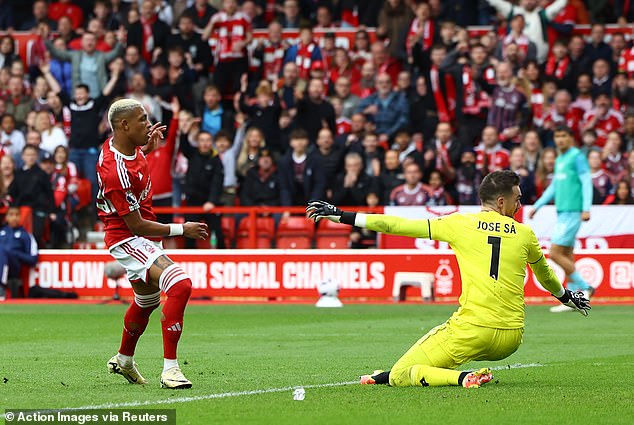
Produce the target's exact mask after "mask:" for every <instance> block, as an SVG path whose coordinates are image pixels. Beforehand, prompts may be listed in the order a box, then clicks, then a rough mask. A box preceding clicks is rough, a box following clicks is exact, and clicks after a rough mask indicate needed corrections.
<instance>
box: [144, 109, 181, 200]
mask: <svg viewBox="0 0 634 425" xmlns="http://www.w3.org/2000/svg"><path fill="white" fill-rule="evenodd" d="M177 132H178V118H172V120H171V121H170V125H169V130H168V131H167V137H166V138H165V144H164V145H163V146H161V147H159V148H157V149H154V150H153V151H152V152H150V153H149V154H148V155H147V158H146V160H147V164H148V170H149V171H150V178H151V180H152V182H153V183H154V185H153V187H152V192H154V198H153V199H164V198H169V197H171V196H172V183H173V182H172V170H173V169H174V161H175V159H176V156H175V155H174V150H175V147H176V133H177Z"/></svg>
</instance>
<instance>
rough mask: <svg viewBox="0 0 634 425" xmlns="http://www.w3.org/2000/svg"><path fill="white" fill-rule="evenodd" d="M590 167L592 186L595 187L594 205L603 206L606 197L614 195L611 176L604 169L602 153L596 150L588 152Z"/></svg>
mask: <svg viewBox="0 0 634 425" xmlns="http://www.w3.org/2000/svg"><path fill="white" fill-rule="evenodd" d="M588 165H589V166H590V173H591V175H592V186H593V187H594V190H593V194H592V203H593V204H602V203H603V202H604V201H605V199H606V197H607V196H608V195H610V194H611V193H612V189H613V185H612V179H611V178H610V176H609V174H608V173H606V172H605V170H604V169H603V163H602V161H601V152H599V151H596V150H592V151H590V152H588Z"/></svg>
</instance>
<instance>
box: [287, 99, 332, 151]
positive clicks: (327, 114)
mask: <svg viewBox="0 0 634 425" xmlns="http://www.w3.org/2000/svg"><path fill="white" fill-rule="evenodd" d="M324 121H325V122H326V124H327V125H328V128H329V129H330V131H331V132H332V134H337V126H336V123H335V108H333V107H332V105H331V104H330V102H328V101H327V100H323V101H322V102H321V103H315V102H313V101H312V100H310V99H309V98H308V95H305V97H304V99H302V100H300V101H298V102H297V115H296V117H295V122H296V124H297V126H298V127H300V128H303V129H304V130H306V133H308V138H309V139H310V142H311V143H312V144H315V141H316V140H317V134H318V133H319V130H321V129H322V128H323V122H324Z"/></svg>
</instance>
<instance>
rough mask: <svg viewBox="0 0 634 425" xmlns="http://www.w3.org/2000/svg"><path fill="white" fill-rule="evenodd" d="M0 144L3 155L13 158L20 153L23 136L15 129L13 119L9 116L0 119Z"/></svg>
mask: <svg viewBox="0 0 634 425" xmlns="http://www.w3.org/2000/svg"><path fill="white" fill-rule="evenodd" d="M0 143H1V144H2V151H3V152H4V155H9V156H13V155H15V154H18V153H19V152H22V148H23V147H24V134H23V133H22V132H21V131H20V130H17V129H16V128H15V118H13V115H11V114H4V115H2V117H0Z"/></svg>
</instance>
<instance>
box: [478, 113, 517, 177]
mask: <svg viewBox="0 0 634 425" xmlns="http://www.w3.org/2000/svg"><path fill="white" fill-rule="evenodd" d="M474 150H475V154H476V168H477V169H478V170H479V171H480V172H481V173H482V176H486V175H487V174H489V173H492V172H494V171H498V170H504V169H506V168H508V167H509V164H510V162H509V157H510V153H509V151H508V150H506V149H504V148H503V147H502V144H501V143H500V142H499V138H498V131H497V129H496V128H495V127H494V126H492V125H489V126H486V127H484V130H482V142H481V143H480V144H479V145H478V146H476V148H475V149H474Z"/></svg>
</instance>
